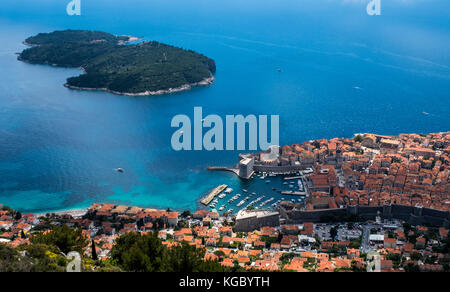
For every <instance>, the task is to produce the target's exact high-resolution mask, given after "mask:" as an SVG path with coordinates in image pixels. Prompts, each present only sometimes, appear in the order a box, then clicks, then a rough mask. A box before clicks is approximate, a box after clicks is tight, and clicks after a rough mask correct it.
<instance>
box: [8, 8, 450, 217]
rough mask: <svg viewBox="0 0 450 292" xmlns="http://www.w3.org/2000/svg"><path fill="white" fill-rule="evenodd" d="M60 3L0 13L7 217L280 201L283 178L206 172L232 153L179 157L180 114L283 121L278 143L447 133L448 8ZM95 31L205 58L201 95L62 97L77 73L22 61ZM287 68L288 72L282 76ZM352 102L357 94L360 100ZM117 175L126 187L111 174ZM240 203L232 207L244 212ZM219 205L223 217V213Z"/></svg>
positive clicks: (449, 73) (233, 159)
mask: <svg viewBox="0 0 450 292" xmlns="http://www.w3.org/2000/svg"><path fill="white" fill-rule="evenodd" d="M81 1H82V16H72V17H70V16H67V14H66V13H65V6H66V4H67V3H68V2H69V0H67V1H66V0H45V1H31V0H28V1H25V0H14V1H12V0H8V1H1V3H0V203H2V204H4V205H10V206H11V207H14V208H17V209H19V210H22V211H33V212H44V211H56V210H65V209H71V208H81V207H86V206H88V205H89V204H91V203H93V202H114V203H122V204H133V205H139V206H149V207H158V208H167V207H171V208H172V209H177V210H184V209H191V210H195V209H196V208H197V207H198V199H199V197H200V196H202V195H204V194H205V193H206V192H208V191H209V190H210V189H212V188H213V187H215V186H216V185H218V184H222V183H225V184H229V185H230V186H231V187H232V188H234V189H235V192H234V193H236V192H240V191H241V189H242V188H245V189H248V190H249V192H257V193H258V195H266V197H267V198H270V197H272V196H274V197H276V198H277V199H278V198H279V196H277V195H276V193H275V192H273V191H272V187H274V186H276V187H277V188H281V187H282V183H281V180H280V178H275V179H272V183H271V184H265V183H264V182H262V181H261V180H259V179H255V180H253V181H250V182H242V181H240V180H239V179H237V178H235V177H234V176H232V175H231V174H228V173H210V172H207V171H206V170H205V168H206V167H207V166H208V165H232V164H234V163H235V162H236V159H237V153H236V152H229V151H222V152H207V151H191V152H175V151H173V150H172V149H171V146H170V138H171V135H172V133H173V132H174V129H173V128H171V127H170V121H171V119H172V117H173V116H174V115H176V114H187V115H190V116H192V115H193V108H194V106H202V107H203V112H204V114H205V115H206V114H218V115H221V116H223V117H224V116H225V115H226V114H244V115H246V114H266V115H271V114H276V115H279V116H280V132H281V133H280V142H281V144H291V143H295V142H302V141H305V140H310V139H319V138H332V137H351V136H352V135H353V134H354V133H358V132H376V133H380V134H399V133H410V132H423V133H425V132H438V131H448V130H450V50H449V48H450V16H449V14H448V11H449V9H450V2H449V1H448V0H435V1H433V0H427V1H425V0H423V1H421V0H416V1H414V0H411V1H400V0H399V1H396V0H389V1H386V0H382V4H383V6H382V15H381V16H372V17H370V16H368V15H367V14H366V12H365V6H366V4H367V3H368V2H369V1H339V0H335V1H332V0H329V1H325V0H323V1H320V0H315V1H313V0H305V1H302V0H295V1H294V0H264V1H254V0H245V1H244V0H227V1H224V0H149V1H144V0H141V1H137V0H129V1H115V0H109V1H106V0H97V1H95V0H94V1H90V0H89V1H86V0H81ZM69 28H70V29H90V30H102V31H107V32H111V33H114V34H129V35H135V36H141V37H144V38H145V39H147V40H157V41H161V42H165V43H168V44H172V45H176V46H180V47H184V48H188V49H193V50H195V51H198V52H201V53H203V54H205V55H207V56H209V57H211V58H213V59H214V60H216V63H217V68H218V70H217V74H216V78H217V80H216V82H215V83H214V84H213V85H212V86H210V87H208V88H199V89H195V90H192V91H189V92H184V93H179V94H173V95H167V96H153V97H140V98H134V97H124V96H116V95H112V94H109V93H103V92H81V91H72V90H69V89H66V88H64V87H63V84H64V82H65V80H66V78H68V77H70V76H74V75H78V74H80V71H79V70H77V69H65V68H54V67H49V66H41V65H30V64H25V63H22V62H19V61H17V60H16V57H17V56H16V55H15V53H16V52H20V51H21V50H23V49H24V48H25V46H24V45H22V44H21V42H22V41H23V40H24V39H25V38H26V37H28V36H31V35H34V34H37V33H39V32H50V31H53V30H61V29H69ZM277 68H281V69H282V72H278V71H277ZM355 87H356V88H355ZM117 167H122V168H124V169H125V172H124V173H118V172H115V171H114V168H117ZM238 201H239V200H238ZM218 206H220V204H219V205H218Z"/></svg>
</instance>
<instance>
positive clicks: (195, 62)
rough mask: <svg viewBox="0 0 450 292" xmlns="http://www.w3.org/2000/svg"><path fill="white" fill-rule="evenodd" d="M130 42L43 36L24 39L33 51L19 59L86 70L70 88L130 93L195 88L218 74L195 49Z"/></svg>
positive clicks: (85, 35)
mask: <svg viewBox="0 0 450 292" xmlns="http://www.w3.org/2000/svg"><path fill="white" fill-rule="evenodd" d="M130 40H131V38H130V37H128V36H114V35H112V34H109V33H105V32H98V31H75V30H66V31H56V32H53V33H41V34H38V35H36V36H33V37H30V38H28V39H27V40H26V41H25V43H26V44H27V45H30V46H32V47H31V48H28V49H26V50H24V51H23V52H22V53H21V54H20V56H19V59H20V60H23V61H26V62H29V63H33V64H50V65H54V66H62V67H82V68H83V69H84V70H85V74H82V75H80V76H78V77H71V78H69V79H67V85H68V86H69V87H74V88H75V87H76V88H83V89H106V90H109V91H114V92H116V93H130V94H143V93H146V92H156V91H167V90H169V89H171V88H179V87H182V86H185V85H197V83H199V82H202V81H204V80H205V79H208V78H210V77H212V74H213V73H214V72H215V70H216V66H215V62H214V61H213V60H212V59H209V58H208V57H206V56H203V55H201V54H199V53H196V52H194V51H191V50H185V49H182V48H177V47H174V46H170V45H166V44H162V43H159V42H156V41H152V42H141V43H139V44H135V45H127V44H126V43H127V42H128V41H130ZM210 82H211V81H209V82H203V83H205V84H208V83H210ZM202 85H203V84H202Z"/></svg>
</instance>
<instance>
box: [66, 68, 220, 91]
mask: <svg viewBox="0 0 450 292" xmlns="http://www.w3.org/2000/svg"><path fill="white" fill-rule="evenodd" d="M80 69H81V70H82V71H83V72H84V73H86V71H85V70H84V68H82V67H80ZM215 80H216V78H215V77H214V76H213V75H212V74H211V76H210V77H208V78H205V79H203V80H201V81H199V82H194V83H188V84H183V85H181V86H179V87H175V88H169V89H161V90H157V91H145V92H137V93H133V92H120V91H114V90H111V89H108V88H90V87H78V86H74V85H70V84H68V83H65V84H64V87H66V88H69V89H72V90H83V91H104V92H109V93H112V94H116V95H123V96H135V97H136V96H152V95H164V94H171V93H177V92H182V91H187V90H191V89H192V87H198V86H209V85H211V84H213V82H214V81H215Z"/></svg>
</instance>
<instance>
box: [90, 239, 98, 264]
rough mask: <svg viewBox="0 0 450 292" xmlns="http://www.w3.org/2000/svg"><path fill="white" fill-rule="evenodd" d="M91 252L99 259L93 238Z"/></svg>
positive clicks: (94, 257) (93, 256)
mask: <svg viewBox="0 0 450 292" xmlns="http://www.w3.org/2000/svg"><path fill="white" fill-rule="evenodd" d="M91 254H92V259H93V260H94V261H96V260H98V257H97V250H96V249H95V242H94V240H93V239H92V240H91Z"/></svg>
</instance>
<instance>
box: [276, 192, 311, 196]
mask: <svg viewBox="0 0 450 292" xmlns="http://www.w3.org/2000/svg"><path fill="white" fill-rule="evenodd" d="M281 194H282V195H288V196H306V192H295V191H283V192H281Z"/></svg>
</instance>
